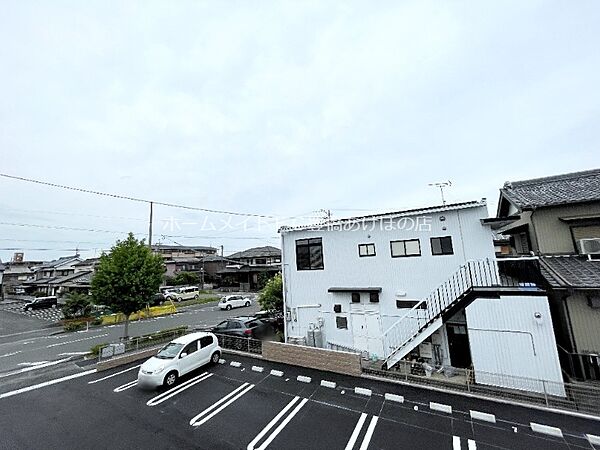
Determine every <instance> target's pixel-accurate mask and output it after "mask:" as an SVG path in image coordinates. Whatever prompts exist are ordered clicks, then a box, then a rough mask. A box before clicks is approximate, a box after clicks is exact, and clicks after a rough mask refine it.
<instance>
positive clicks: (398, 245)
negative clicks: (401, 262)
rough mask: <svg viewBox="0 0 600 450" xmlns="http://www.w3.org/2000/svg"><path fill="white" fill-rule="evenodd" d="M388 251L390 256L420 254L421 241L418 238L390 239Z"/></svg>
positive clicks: (399, 256)
mask: <svg viewBox="0 0 600 450" xmlns="http://www.w3.org/2000/svg"><path fill="white" fill-rule="evenodd" d="M390 251H391V253H392V258H401V257H405V256H421V242H420V241H419V240H418V239H409V240H406V241H391V242H390Z"/></svg>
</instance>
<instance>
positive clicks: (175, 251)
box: [152, 244, 217, 260]
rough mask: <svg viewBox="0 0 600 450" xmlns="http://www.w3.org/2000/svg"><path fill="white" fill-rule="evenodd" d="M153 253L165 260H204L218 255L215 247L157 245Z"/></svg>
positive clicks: (154, 246)
mask: <svg viewBox="0 0 600 450" xmlns="http://www.w3.org/2000/svg"><path fill="white" fill-rule="evenodd" d="M152 251H153V252H154V253H157V254H159V255H162V257H163V258H164V259H165V260H169V259H172V258H178V257H179V258H181V257H185V258H203V257H205V256H209V255H216V254H217V249H216V248H214V247H206V246H203V245H194V246H190V245H165V244H156V245H153V246H152Z"/></svg>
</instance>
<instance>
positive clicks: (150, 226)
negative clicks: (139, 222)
mask: <svg viewBox="0 0 600 450" xmlns="http://www.w3.org/2000/svg"><path fill="white" fill-rule="evenodd" d="M153 207H154V202H150V221H149V223H148V247H150V250H152V212H153V211H152V210H153Z"/></svg>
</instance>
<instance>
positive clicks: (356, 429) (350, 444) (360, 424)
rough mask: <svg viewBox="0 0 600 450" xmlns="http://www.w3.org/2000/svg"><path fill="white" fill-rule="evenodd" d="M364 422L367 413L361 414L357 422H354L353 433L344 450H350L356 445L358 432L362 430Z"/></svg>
mask: <svg viewBox="0 0 600 450" xmlns="http://www.w3.org/2000/svg"><path fill="white" fill-rule="evenodd" d="M365 420H367V413H362V414H361V415H360V417H359V418H358V422H356V426H355V427H354V431H353V432H352V435H351V436H350V439H348V443H347V444H346V448H345V449H344V450H352V449H353V448H354V444H356V440H357V439H358V435H359V434H360V430H362V427H363V425H364V424H365Z"/></svg>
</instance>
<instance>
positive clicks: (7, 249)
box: [0, 247, 95, 252]
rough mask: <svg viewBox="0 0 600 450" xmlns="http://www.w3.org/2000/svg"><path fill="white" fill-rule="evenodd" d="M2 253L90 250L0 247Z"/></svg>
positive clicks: (78, 250) (81, 249)
mask: <svg viewBox="0 0 600 450" xmlns="http://www.w3.org/2000/svg"><path fill="white" fill-rule="evenodd" d="M0 250H4V251H14V252H19V251H29V252H89V251H92V250H95V249H91V248H25V247H0Z"/></svg>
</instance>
